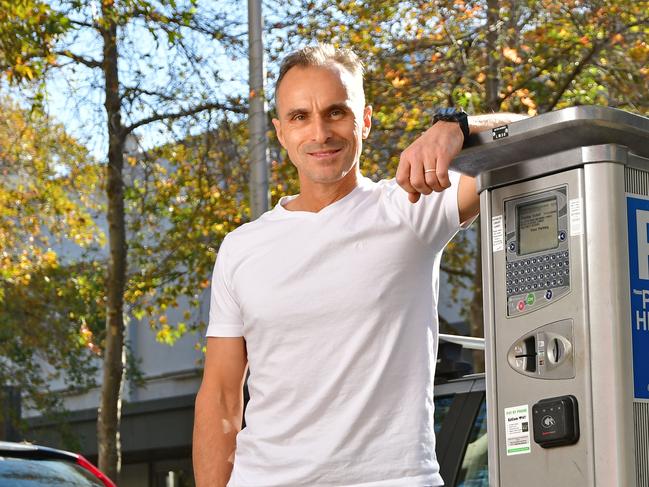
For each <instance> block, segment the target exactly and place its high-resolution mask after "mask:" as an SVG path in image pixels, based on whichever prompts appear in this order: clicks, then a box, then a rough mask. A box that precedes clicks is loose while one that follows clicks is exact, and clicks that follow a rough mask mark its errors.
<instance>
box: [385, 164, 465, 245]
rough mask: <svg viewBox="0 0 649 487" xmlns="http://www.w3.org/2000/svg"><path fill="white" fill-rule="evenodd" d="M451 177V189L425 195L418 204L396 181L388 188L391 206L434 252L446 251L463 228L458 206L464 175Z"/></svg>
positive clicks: (456, 174) (452, 175) (450, 175)
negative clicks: (447, 245) (450, 242)
mask: <svg viewBox="0 0 649 487" xmlns="http://www.w3.org/2000/svg"><path fill="white" fill-rule="evenodd" d="M448 174H449V180H450V181H451V187H450V188H448V189H446V190H445V191H442V192H441V193H436V192H433V193H431V194H429V195H421V197H420V198H419V201H417V202H416V203H414V204H413V203H411V202H410V200H408V193H406V191H404V190H403V189H402V188H401V187H400V186H399V185H398V184H397V182H396V180H391V181H390V182H389V186H388V188H387V190H388V191H387V194H388V199H389V200H390V202H391V205H392V206H393V207H394V208H395V209H396V211H397V212H398V213H399V214H400V215H401V217H402V218H404V219H405V220H406V222H407V223H408V225H409V226H410V227H411V228H412V230H413V232H414V233H415V234H416V235H417V236H418V237H419V238H420V239H421V240H422V241H423V242H424V243H425V244H426V245H429V246H430V247H431V249H432V250H434V251H439V250H441V249H443V248H444V246H445V245H446V244H447V243H448V242H449V241H450V240H451V239H452V238H453V236H454V235H455V234H456V233H457V231H458V230H459V229H460V228H461V227H460V214H459V209H458V206H457V205H458V203H457V196H458V187H459V185H460V173H457V172H455V171H449V173H448ZM468 223H470V222H468ZM462 228H464V227H462Z"/></svg>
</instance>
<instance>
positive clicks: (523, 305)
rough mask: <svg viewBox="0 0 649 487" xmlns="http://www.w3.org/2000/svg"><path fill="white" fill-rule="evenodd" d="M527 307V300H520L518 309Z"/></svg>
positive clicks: (521, 309)
mask: <svg viewBox="0 0 649 487" xmlns="http://www.w3.org/2000/svg"><path fill="white" fill-rule="evenodd" d="M524 309H525V301H523V300H521V301H519V302H518V311H523V310H524Z"/></svg>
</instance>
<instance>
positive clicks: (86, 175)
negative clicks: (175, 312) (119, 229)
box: [0, 99, 104, 409]
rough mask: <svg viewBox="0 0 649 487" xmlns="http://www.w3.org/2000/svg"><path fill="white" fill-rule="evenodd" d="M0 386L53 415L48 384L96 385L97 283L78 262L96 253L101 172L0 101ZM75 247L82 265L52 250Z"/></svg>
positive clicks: (55, 129)
mask: <svg viewBox="0 0 649 487" xmlns="http://www.w3.org/2000/svg"><path fill="white" fill-rule="evenodd" d="M0 172H1V173H2V178H0V263H1V265H0V323H2V327H0V357H2V358H3V360H1V361H0V383H3V384H13V385H20V386H21V388H22V390H23V393H24V394H25V398H26V399H27V405H28V406H30V407H37V408H45V409H52V408H55V407H57V406H58V405H59V403H58V401H56V400H53V399H54V398H52V397H51V394H50V389H49V384H50V382H51V381H53V380H62V381H67V382H66V383H67V384H69V385H70V386H71V387H73V388H75V389H80V390H84V389H86V388H88V387H90V386H91V385H93V379H92V378H93V377H94V373H95V372H96V368H97V362H96V360H95V358H96V353H97V352H98V347H97V344H96V342H98V341H100V340H101V336H102V332H101V330H102V326H101V321H102V319H103V313H104V311H103V305H102V304H103V303H102V299H101V293H98V290H100V289H101V286H102V284H103V278H102V277H101V274H100V272H99V271H100V269H101V265H100V264H99V263H98V262H88V261H85V260H84V258H83V256H84V254H85V253H86V252H90V251H91V250H92V248H93V247H95V246H97V245H101V244H102V242H103V234H102V232H101V231H100V230H99V229H98V227H97V226H96V224H95V221H94V212H95V211H96V210H97V209H98V208H99V205H98V203H97V200H96V197H97V192H98V190H99V188H100V186H101V180H100V176H99V170H98V168H97V167H96V166H95V165H94V163H93V161H92V159H91V158H90V157H89V156H88V153H87V151H86V150H85V149H84V148H83V147H81V146H80V145H79V144H78V143H77V142H76V141H75V140H74V139H72V138H71V137H69V136H68V135H67V134H66V133H65V132H64V131H63V129H62V127H61V126H60V125H57V124H55V123H52V122H51V121H50V120H48V119H47V118H45V117H43V116H42V115H39V114H38V113H33V112H32V113H30V112H28V111H25V110H23V109H21V108H19V107H18V106H17V105H15V104H14V103H12V102H11V101H10V100H7V99H4V100H2V101H1V102H0ZM64 243H65V245H68V246H69V247H70V248H76V249H77V251H78V254H79V256H80V257H79V259H77V260H72V259H70V258H69V257H67V258H66V256H62V255H60V254H59V252H58V251H57V249H58V248H60V247H61V245H63V244H64Z"/></svg>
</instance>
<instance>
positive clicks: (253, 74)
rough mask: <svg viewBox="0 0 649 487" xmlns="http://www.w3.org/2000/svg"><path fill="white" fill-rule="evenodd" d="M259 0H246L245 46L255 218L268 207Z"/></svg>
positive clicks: (266, 140)
mask: <svg viewBox="0 0 649 487" xmlns="http://www.w3.org/2000/svg"><path fill="white" fill-rule="evenodd" d="M262 22H263V21H262V14H261V0H248V46H249V61H250V76H249V85H250V105H249V108H248V124H249V129H250V147H249V150H250V212H251V219H252V220H254V219H256V218H257V217H258V216H260V215H261V214H262V213H264V212H265V211H267V210H268V206H269V199H270V198H269V194H268V137H267V134H266V132H267V128H266V97H265V95H264V82H265V81H266V71H265V69H264V45H263V40H262V33H263V28H262Z"/></svg>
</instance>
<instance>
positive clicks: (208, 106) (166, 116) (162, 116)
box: [123, 103, 248, 135]
mask: <svg viewBox="0 0 649 487" xmlns="http://www.w3.org/2000/svg"><path fill="white" fill-rule="evenodd" d="M207 110H224V111H228V112H233V113H240V114H245V113H248V110H247V109H246V108H243V107H236V106H231V105H225V104H223V103H205V104H203V105H198V106H196V107H193V108H188V109H185V110H180V111H178V112H171V113H156V114H155V115H151V116H150V117H146V118H143V119H141V120H139V121H137V122H135V123H132V124H131V125H129V126H126V127H124V129H123V135H127V134H130V133H131V132H133V130H135V129H136V128H138V127H142V126H143V125H147V124H149V123H153V122H159V121H162V120H177V119H179V118H183V117H189V116H191V115H196V114H198V113H201V112H204V111H207Z"/></svg>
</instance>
